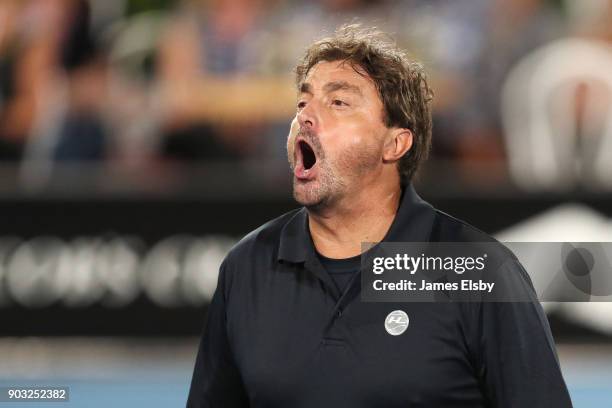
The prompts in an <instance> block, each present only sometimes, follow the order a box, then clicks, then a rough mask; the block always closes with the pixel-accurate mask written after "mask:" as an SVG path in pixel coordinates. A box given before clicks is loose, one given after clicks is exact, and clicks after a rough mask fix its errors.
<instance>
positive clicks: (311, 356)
mask: <svg viewBox="0 0 612 408" xmlns="http://www.w3.org/2000/svg"><path fill="white" fill-rule="evenodd" d="M296 72H297V78H296V79H297V87H298V94H299V95H298V102H297V115H296V119H295V121H294V123H293V126H292V129H293V130H292V132H291V133H290V136H289V140H288V145H287V147H288V149H287V150H288V156H289V162H290V165H291V168H292V170H293V193H294V197H295V199H296V200H297V201H298V202H299V203H300V204H302V205H303V206H304V207H303V208H302V209H299V210H296V211H292V212H290V213H288V214H285V215H283V216H281V217H279V218H277V219H275V220H273V221H271V222H269V223H267V224H265V225H264V226H262V227H260V228H259V229H257V230H256V231H254V232H252V233H250V234H249V235H247V236H246V237H245V238H244V239H243V240H242V241H241V242H240V243H239V244H238V245H236V247H235V248H233V249H232V251H231V252H230V254H229V255H228V256H227V258H226V259H225V260H224V262H223V264H222V266H221V268H220V274H219V282H218V287H217V291H216V293H215V295H214V297H213V300H212V302H211V305H210V308H209V310H208V321H207V324H206V328H205V331H204V335H203V338H202V342H201V345H200V349H199V352H198V357H197V360H196V365H195V371H194V374H193V380H192V383H191V390H190V393H189V400H188V403H187V405H188V406H189V407H292V408H295V407H336V408H337V407H521V408H522V407H530V408H532V407H556V408H557V407H570V406H571V402H570V399H569V396H568V392H567V389H566V386H565V384H564V381H563V377H562V375H561V372H560V369H559V364H558V361H557V356H556V352H555V348H554V343H553V340H552V336H551V334H550V329H549V327H548V323H547V320H546V317H545V316H544V314H543V312H542V309H541V307H540V305H539V304H538V303H537V301H536V300H535V299H534V300H533V301H531V302H521V303H494V302H438V303H433V302H427V303H425V302H419V303H417V302H408V303H393V302H380V303H375V302H362V301H361V300H360V296H359V293H360V290H361V288H360V286H361V281H360V278H359V276H360V273H361V272H360V270H359V269H360V255H361V252H362V246H361V244H362V243H363V242H372V243H377V242H379V243H380V242H382V243H385V242H431V241H474V242H478V241H491V238H490V237H488V236H486V235H485V234H484V233H482V232H480V231H478V230H476V229H474V228H473V227H470V226H469V225H467V224H465V223H462V222H461V221H458V220H456V219H454V218H452V217H450V216H448V215H446V214H444V213H441V212H439V211H437V210H435V209H434V208H432V207H431V206H430V205H429V204H427V203H426V202H424V201H422V200H421V199H420V198H419V197H418V196H417V195H416V193H415V192H414V190H413V188H412V186H411V184H410V180H411V178H412V177H413V175H414V173H415V171H416V169H417V168H418V165H419V164H420V162H421V161H422V160H423V158H424V157H425V156H426V155H427V151H428V149H429V144H430V139H431V110H430V109H431V108H430V103H431V91H430V89H429V87H428V85H427V81H426V78H425V75H424V74H423V71H422V68H421V66H420V65H419V64H417V63H415V62H412V61H410V60H409V59H408V58H407V57H406V56H405V55H404V54H403V53H402V52H401V51H400V50H398V49H396V48H395V47H394V46H393V45H392V44H391V43H389V42H388V41H387V40H385V38H384V37H382V36H381V35H380V34H378V33H376V32H373V31H366V30H362V29H360V28H359V27H356V26H345V27H343V28H341V29H340V30H338V31H337V32H336V33H335V35H334V36H333V37H331V38H327V39H324V40H321V41H319V42H316V43H314V44H313V45H312V46H311V47H310V48H309V49H308V51H307V52H306V54H305V56H304V59H303V60H302V61H301V63H300V64H299V65H298V67H297V70H296ZM504 265H505V268H506V273H508V272H510V273H511V275H512V277H513V279H514V280H515V281H517V282H519V285H517V290H527V292H528V293H529V294H530V295H531V294H532V292H533V289H532V287H531V283H530V281H529V278H528V276H526V274H525V273H524V271H523V269H522V268H521V266H520V264H518V262H517V261H516V259H510V261H509V262H506V263H505V264H504ZM521 288H522V289H521ZM524 288H527V289H524ZM408 318H409V325H408ZM402 319H404V320H402ZM402 322H403V326H402ZM385 323H389V324H385ZM391 323H393V324H391ZM397 323H399V326H398V324H397ZM394 324H395V326H394ZM400 326H401V327H400ZM408 326H409V327H408ZM398 328H399V330H398Z"/></svg>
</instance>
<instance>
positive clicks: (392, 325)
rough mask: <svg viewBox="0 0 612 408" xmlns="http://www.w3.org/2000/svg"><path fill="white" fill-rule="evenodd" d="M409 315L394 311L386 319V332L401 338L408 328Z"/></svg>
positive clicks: (401, 311)
mask: <svg viewBox="0 0 612 408" xmlns="http://www.w3.org/2000/svg"><path fill="white" fill-rule="evenodd" d="M409 322H410V319H408V315H407V314H406V312H404V311H403V310H394V311H392V312H391V313H389V314H388V315H387V318H386V319H385V330H387V333H389V334H390V335H392V336H399V335H400V334H402V333H403V332H405V331H406V329H407V328H408V323H409Z"/></svg>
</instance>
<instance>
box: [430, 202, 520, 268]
mask: <svg viewBox="0 0 612 408" xmlns="http://www.w3.org/2000/svg"><path fill="white" fill-rule="evenodd" d="M434 212H435V221H434V225H433V228H432V236H431V241H434V242H453V243H459V244H461V243H464V244H465V248H466V250H469V251H473V250H475V249H478V248H482V249H483V250H486V251H487V254H488V256H489V262H490V264H491V266H496V267H498V268H501V267H502V266H503V267H504V269H507V268H511V269H515V270H516V271H517V272H518V273H519V274H520V275H522V276H523V277H526V278H528V276H526V275H527V274H526V272H525V270H524V268H523V266H522V265H521V264H520V262H519V260H518V258H517V257H516V255H515V254H514V253H513V252H512V251H511V250H510V249H508V247H506V246H505V245H504V244H503V243H501V242H499V241H498V240H496V239H495V238H494V237H492V236H491V235H489V234H487V233H486V232H484V231H481V230H480V229H478V228H476V227H475V226H473V225H471V224H469V223H468V222H466V221H463V220H460V219H458V218H456V217H453V216H452V215H449V214H447V213H445V212H443V211H440V210H438V209H436V208H434Z"/></svg>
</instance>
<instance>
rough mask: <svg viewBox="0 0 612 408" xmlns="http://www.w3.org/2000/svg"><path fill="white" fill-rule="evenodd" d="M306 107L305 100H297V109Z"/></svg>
mask: <svg viewBox="0 0 612 408" xmlns="http://www.w3.org/2000/svg"><path fill="white" fill-rule="evenodd" d="M305 107H306V101H299V102H298V104H297V108H298V110H299V109H304V108H305Z"/></svg>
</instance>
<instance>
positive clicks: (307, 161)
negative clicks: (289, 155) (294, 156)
mask: <svg viewBox="0 0 612 408" xmlns="http://www.w3.org/2000/svg"><path fill="white" fill-rule="evenodd" d="M298 147H299V149H300V152H301V153H302V162H303V164H304V169H306V170H310V169H311V168H312V166H314V165H315V164H316V162H317V156H316V155H315V153H314V150H312V147H310V145H309V144H308V143H307V142H306V141H304V140H300V141H299V142H298Z"/></svg>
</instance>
